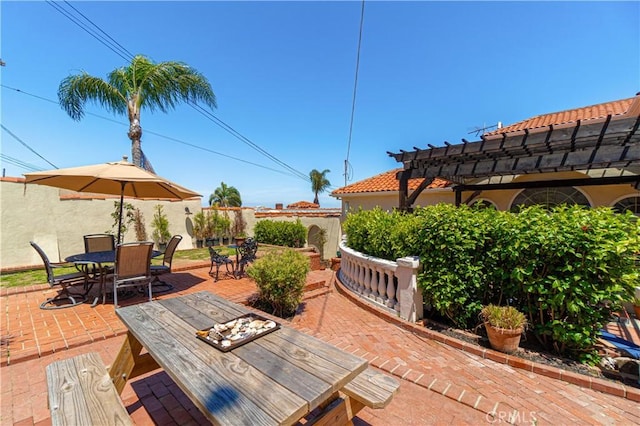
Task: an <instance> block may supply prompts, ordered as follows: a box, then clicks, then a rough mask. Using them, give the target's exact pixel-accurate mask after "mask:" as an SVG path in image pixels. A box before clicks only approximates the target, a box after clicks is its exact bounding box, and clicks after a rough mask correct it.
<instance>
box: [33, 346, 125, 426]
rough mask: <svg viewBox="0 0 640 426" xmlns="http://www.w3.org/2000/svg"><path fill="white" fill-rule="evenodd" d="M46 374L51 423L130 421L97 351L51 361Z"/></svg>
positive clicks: (94, 425)
mask: <svg viewBox="0 0 640 426" xmlns="http://www.w3.org/2000/svg"><path fill="white" fill-rule="evenodd" d="M46 375H47V390H48V393H49V400H48V401H49V410H50V411H51V423H52V424H53V425H54V426H56V425H69V426H84V425H86V426H98V425H100V426H103V425H104V426H110V425H118V426H124V425H132V424H133V422H132V421H131V417H129V413H128V412H127V409H126V408H125V407H124V404H123V403H122V400H121V399H120V395H119V394H118V392H117V391H116V388H115V386H114V385H113V382H112V381H111V377H110V376H109V372H108V371H107V369H106V367H105V366H104V364H103V362H102V359H101V358H100V355H99V354H98V353H96V352H90V353H86V354H81V355H78V356H75V357H72V358H67V359H63V360H60V361H56V362H54V363H51V364H49V365H48V366H47V368H46Z"/></svg>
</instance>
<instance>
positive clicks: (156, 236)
mask: <svg viewBox="0 0 640 426" xmlns="http://www.w3.org/2000/svg"><path fill="white" fill-rule="evenodd" d="M155 210H156V211H155V213H154V214H153V220H152V221H151V228H152V229H153V232H152V233H151V238H153V240H154V241H155V242H156V244H157V245H158V249H159V250H160V251H164V250H166V248H167V242H168V241H169V240H170V239H171V232H169V219H168V218H167V215H166V214H165V213H164V211H163V210H162V205H160V204H158V205H156V207H155Z"/></svg>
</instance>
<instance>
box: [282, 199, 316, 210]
mask: <svg viewBox="0 0 640 426" xmlns="http://www.w3.org/2000/svg"><path fill="white" fill-rule="evenodd" d="M287 208H288V209H318V208H320V205H319V204H316V203H311V202H309V201H298V202H297V203H292V204H289V205H288V206H287Z"/></svg>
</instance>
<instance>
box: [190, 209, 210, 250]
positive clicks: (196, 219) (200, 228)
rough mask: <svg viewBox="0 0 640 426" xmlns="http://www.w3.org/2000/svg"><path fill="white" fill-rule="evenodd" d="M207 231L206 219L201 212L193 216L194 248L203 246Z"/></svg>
mask: <svg viewBox="0 0 640 426" xmlns="http://www.w3.org/2000/svg"><path fill="white" fill-rule="evenodd" d="M206 231H207V217H206V216H205V215H204V212H203V211H202V210H201V211H199V212H198V213H196V214H195V215H194V216H193V234H194V235H195V237H196V247H197V248H202V247H203V245H204V236H205V233H206Z"/></svg>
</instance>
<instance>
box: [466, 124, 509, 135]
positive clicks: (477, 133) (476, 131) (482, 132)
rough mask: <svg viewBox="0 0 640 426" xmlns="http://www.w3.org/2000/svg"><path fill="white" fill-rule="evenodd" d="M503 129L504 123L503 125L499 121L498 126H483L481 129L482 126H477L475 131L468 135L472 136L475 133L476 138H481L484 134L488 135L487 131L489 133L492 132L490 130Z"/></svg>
mask: <svg viewBox="0 0 640 426" xmlns="http://www.w3.org/2000/svg"><path fill="white" fill-rule="evenodd" d="M501 128H502V123H501V122H500V121H498V124H494V125H493V126H487V125H486V124H483V125H482V127H480V126H475V127H474V128H473V130H472V131H470V132H469V133H467V134H469V135H470V134H473V133H475V135H476V137H478V136H480V135H482V134H484V133H486V131H487V130H490V129H501Z"/></svg>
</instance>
